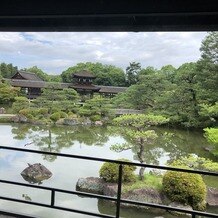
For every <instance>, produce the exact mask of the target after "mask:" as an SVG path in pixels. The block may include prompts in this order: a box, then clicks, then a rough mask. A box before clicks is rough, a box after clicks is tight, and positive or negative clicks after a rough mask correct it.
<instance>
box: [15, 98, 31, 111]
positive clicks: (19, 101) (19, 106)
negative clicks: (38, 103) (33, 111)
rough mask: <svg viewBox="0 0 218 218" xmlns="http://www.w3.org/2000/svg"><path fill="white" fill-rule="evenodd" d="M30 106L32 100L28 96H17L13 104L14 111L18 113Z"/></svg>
mask: <svg viewBox="0 0 218 218" xmlns="http://www.w3.org/2000/svg"><path fill="white" fill-rule="evenodd" d="M29 107H30V102H29V100H28V99H27V98H26V97H15V102H14V103H13V104H12V109H13V112H14V113H18V112H19V111H20V110H23V109H27V108H29Z"/></svg>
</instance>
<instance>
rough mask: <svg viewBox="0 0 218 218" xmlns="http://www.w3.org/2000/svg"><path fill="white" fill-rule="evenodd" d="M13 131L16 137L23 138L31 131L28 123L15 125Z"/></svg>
mask: <svg viewBox="0 0 218 218" xmlns="http://www.w3.org/2000/svg"><path fill="white" fill-rule="evenodd" d="M11 132H12V133H13V134H14V135H15V136H14V139H18V140H23V139H25V138H26V135H27V134H29V133H30V126H29V125H28V124H22V125H13V128H12V130H11Z"/></svg>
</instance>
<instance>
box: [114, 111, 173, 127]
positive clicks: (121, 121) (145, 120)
mask: <svg viewBox="0 0 218 218" xmlns="http://www.w3.org/2000/svg"><path fill="white" fill-rule="evenodd" d="M113 121H114V123H115V124H117V125H121V126H133V127H136V128H139V127H146V126H158V125H162V124H166V123H168V122H169V119H168V118H166V117H164V116H161V115H154V114H131V115H122V116H119V117H117V118H115V119H113Z"/></svg>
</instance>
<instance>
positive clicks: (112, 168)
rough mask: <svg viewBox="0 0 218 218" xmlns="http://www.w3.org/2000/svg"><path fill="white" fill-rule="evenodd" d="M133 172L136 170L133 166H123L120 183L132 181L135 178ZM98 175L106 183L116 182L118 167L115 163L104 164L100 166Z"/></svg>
mask: <svg viewBox="0 0 218 218" xmlns="http://www.w3.org/2000/svg"><path fill="white" fill-rule="evenodd" d="M118 160H121V161H128V162H130V161H129V160H128V159H118ZM135 170H136V167H135V166H131V165H125V166H124V167H123V175H122V181H123V182H132V181H134V180H135V179H136V176H135V175H134V171H135ZM99 175H100V177H101V178H102V179H104V180H105V181H106V182H117V181H118V177H119V165H118V164H115V163H108V162H106V163H104V164H103V165H102V166H101V169H100V171H99Z"/></svg>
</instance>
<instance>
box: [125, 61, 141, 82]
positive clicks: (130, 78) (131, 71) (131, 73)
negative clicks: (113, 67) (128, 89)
mask: <svg viewBox="0 0 218 218" xmlns="http://www.w3.org/2000/svg"><path fill="white" fill-rule="evenodd" d="M140 71H141V64H140V63H136V62H131V63H129V66H128V67H127V68H126V82H127V85H128V86H131V85H134V84H136V83H137V81H138V74H139V72H140Z"/></svg>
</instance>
